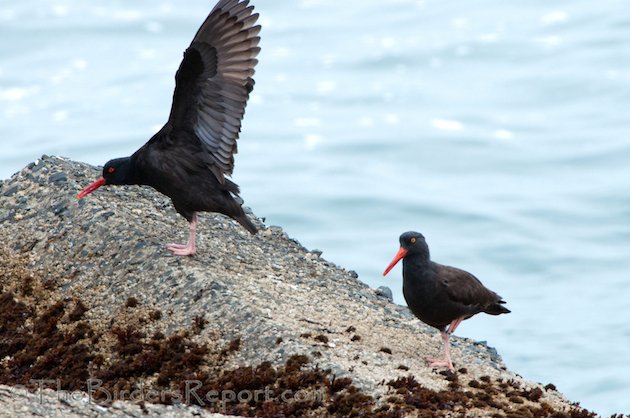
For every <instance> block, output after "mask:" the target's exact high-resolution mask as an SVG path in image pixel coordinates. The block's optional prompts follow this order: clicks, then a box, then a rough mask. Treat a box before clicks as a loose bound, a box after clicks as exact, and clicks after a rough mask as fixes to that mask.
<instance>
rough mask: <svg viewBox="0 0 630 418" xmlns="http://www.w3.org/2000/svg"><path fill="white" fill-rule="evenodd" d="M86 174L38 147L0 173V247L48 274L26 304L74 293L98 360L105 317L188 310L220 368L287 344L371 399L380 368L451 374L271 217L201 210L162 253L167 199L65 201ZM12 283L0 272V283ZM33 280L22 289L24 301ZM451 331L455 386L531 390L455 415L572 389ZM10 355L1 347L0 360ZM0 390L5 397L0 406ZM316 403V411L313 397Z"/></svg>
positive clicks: (158, 317) (109, 322)
mask: <svg viewBox="0 0 630 418" xmlns="http://www.w3.org/2000/svg"><path fill="white" fill-rule="evenodd" d="M98 175H99V171H98V169H97V168H95V167H92V166H90V165H87V164H83V163H78V162H73V161H69V160H65V159H62V158H59V157H47V156H44V157H42V158H41V159H40V160H38V161H36V162H35V163H32V164H29V165H28V166H27V167H26V168H24V169H23V170H22V171H20V172H19V173H16V174H15V175H14V176H13V177H12V178H11V179H8V180H6V181H3V182H1V183H0V242H1V243H3V244H4V246H5V249H6V251H7V252H8V253H9V254H20V257H22V255H24V256H25V257H27V258H26V260H27V263H28V267H29V269H32V270H33V271H39V272H41V277H42V280H43V283H46V280H49V281H50V283H52V284H50V285H44V286H43V287H42V289H40V291H39V292H40V293H39V294H40V296H41V295H44V296H41V298H43V299H41V298H40V299H38V302H37V303H38V304H43V303H44V302H42V300H45V299H46V298H49V299H50V301H51V303H52V301H54V300H58V299H64V298H65V299H64V300H69V299H72V300H73V301H81V304H82V305H83V306H84V309H83V310H85V312H83V310H82V311H81V312H80V313H81V315H80V317H81V319H82V321H83V322H85V323H87V324H88V325H89V327H91V328H90V329H91V331H90V332H91V334H90V333H88V334H87V335H88V337H89V335H94V334H95V333H96V335H98V336H99V337H98V338H96V337H92V338H91V340H90V339H89V338H88V337H85V336H84V340H85V346H87V347H89V350H92V351H93V352H94V353H98V355H97V356H96V357H94V358H98V363H96V360H94V358H92V357H90V358H91V361H92V362H94V364H98V365H99V366H98V367H104V366H103V364H104V365H107V364H108V362H109V361H112V360H111V359H112V358H113V357H112V356H113V355H112V354H111V353H110V352H108V351H107V350H108V348H107V347H112V346H115V345H116V344H120V341H121V338H122V337H121V336H120V333H118V334H116V335H117V338H118V343H117V342H116V337H112V336H111V335H110V334H108V332H109V330H112V329H123V328H124V327H127V329H130V327H131V326H133V327H136V328H138V329H141V330H142V333H143V335H147V336H149V335H158V334H159V335H166V336H168V335H172V334H174V333H178V332H181V330H183V329H190V328H191V326H194V324H197V328H196V332H194V333H188V334H186V335H189V336H190V339H191V341H194V343H195V344H208V345H211V346H212V347H227V346H229V344H230V342H234V341H237V342H238V344H236V346H235V347H233V349H231V350H229V351H230V355H227V356H224V357H225V358H224V359H223V360H221V367H222V369H225V370H227V369H235V368H238V367H243V366H256V365H259V364H261V363H263V362H265V361H268V362H270V363H271V365H273V366H277V367H279V366H281V365H283V364H285V363H286V362H287V360H289V359H290V358H291V356H294V355H306V356H308V357H309V358H310V359H312V362H313V363H316V364H317V368H318V370H319V369H321V370H325V369H330V373H331V375H334V376H335V377H336V378H342V377H350V378H352V382H353V384H354V385H355V386H356V388H357V389H358V390H360V391H361V392H362V393H365V394H367V395H369V396H371V397H373V398H374V399H375V403H376V404H382V403H384V402H389V401H387V398H388V397H390V396H391V395H392V393H393V392H392V388H391V387H390V386H388V385H386V384H384V382H387V381H391V380H395V379H397V378H403V377H405V376H409V375H413V376H414V377H415V380H416V381H417V382H418V383H419V384H420V385H422V386H423V387H424V388H427V389H429V390H433V391H441V390H449V387H452V385H451V386H449V384H450V383H452V380H453V379H452V378H451V379H450V380H449V379H447V378H445V376H444V374H440V373H437V372H436V371H434V370H431V369H429V368H427V367H426V365H425V363H424V361H423V358H424V356H425V355H436V354H437V353H438V352H439V350H440V347H441V343H440V339H439V337H438V335H437V334H436V333H435V332H434V331H433V330H430V329H428V328H427V327H426V326H424V325H423V324H422V323H420V321H418V320H416V319H415V318H414V317H413V316H412V315H411V314H410V313H409V311H408V310H407V308H405V307H401V306H398V305H396V304H393V303H392V302H391V301H390V299H389V297H388V295H387V294H386V292H384V291H383V290H382V289H381V290H378V291H377V290H374V289H370V288H369V287H368V286H367V285H365V284H363V283H362V282H361V281H360V280H359V279H357V278H356V273H354V272H352V271H348V270H345V269H343V268H340V267H338V266H335V265H334V264H333V263H331V262H329V261H326V260H325V259H323V258H321V257H320V254H321V252H320V251H313V252H309V251H308V250H307V249H305V248H304V247H302V246H301V245H300V244H299V243H298V242H297V241H296V240H294V239H291V238H289V237H288V236H287V235H286V234H285V233H284V232H283V231H282V229H281V228H279V227H274V226H271V227H266V226H265V225H264V224H263V223H262V222H260V221H257V225H258V227H259V228H260V232H259V233H258V234H257V235H255V236H251V235H250V234H249V233H247V232H246V231H245V230H244V229H243V228H242V227H240V226H239V225H238V224H236V223H235V222H233V221H232V220H230V219H228V218H226V217H223V216H221V215H215V214H201V216H200V227H199V232H200V235H199V238H198V254H197V255H196V256H195V257H185V258H182V257H175V256H172V255H171V254H170V253H169V252H168V251H167V250H166V249H165V248H164V245H163V244H164V243H165V242H183V241H185V239H186V237H187V228H186V222H185V221H184V219H183V218H181V217H180V216H179V215H177V213H176V212H175V210H174V209H173V208H172V206H171V204H170V202H169V201H168V199H167V198H165V197H164V196H162V195H160V194H159V193H157V192H155V191H154V190H152V189H150V188H147V187H116V188H114V187H112V188H107V187H104V188H102V189H100V190H99V191H98V192H96V193H94V194H92V195H90V196H88V197H87V198H85V199H82V200H80V201H78V200H77V199H76V194H77V192H78V191H79V190H81V189H82V188H83V187H84V186H86V185H87V184H89V183H90V182H91V181H92V180H93V179H94V178H95V177H96V176H98ZM252 216H253V215H252ZM5 256H6V255H5ZM1 280H6V281H7V283H8V279H5V278H2V279H1ZM14 282H15V280H14ZM18 285H19V284H18ZM18 285H16V284H15V283H13V285H9V284H6V285H5V286H4V287H5V288H4V291H5V292H8V291H9V290H10V289H13V288H11V286H14V287H15V286H18ZM18 287H19V286H18ZM11 291H13V290H11ZM23 293H24V292H23ZM36 293H37V292H34V291H32V290H30V291H29V292H26V293H24V295H26V296H24V298H23V299H24V301H26V302H24V303H25V306H26V305H28V301H29V300H31V299H29V298H32V297H33V296H32V295H33V294H36ZM9 302H10V301H9ZM73 303H76V304H77V306H78V302H73ZM11 306H13V305H11ZM15 306H18V305H15ZM19 306H21V305H19ZM16 309H17V308H16ZM33 309H35V308H33ZM61 323H64V324H66V323H68V322H67V321H66V322H63V321H61V322H60V324H61ZM64 326H65V327H66V328H67V327H70V326H71V324H70V325H64ZM18 328H19V327H18ZM59 328H60V329H64V328H63V326H61V325H60V326H59ZM18 331H19V329H18V330H14V332H15V333H17V332H18ZM108 335H109V337H108ZM125 338H126V337H125ZM156 338H157V337H156ZM108 339H109V340H108ZM110 340H111V341H110ZM82 341H83V340H82ZM452 341H453V343H452V345H453V351H452V353H453V359H454V361H455V363H456V367H458V366H457V363H459V365H460V366H459V367H461V365H465V370H461V371H460V372H459V373H458V382H459V383H458V384H459V386H461V387H463V388H468V389H467V390H469V391H474V390H476V389H474V390H473V389H471V388H476V386H475V384H473V383H471V382H484V381H487V380H488V379H491V380H493V381H498V382H511V383H510V384H512V383H514V382H516V383H515V384H516V385H518V386H519V387H521V388H523V389H524V390H527V391H530V392H531V391H532V390H535V391H538V392H540V394H539V395H538V396H535V397H532V398H531V399H516V400H515V399H512V400H509V399H507V398H508V397H507V395H506V400H505V402H503V403H502V404H501V403H500V404H499V406H495V407H494V408H493V407H489V406H487V405H485V406H484V404H483V403H480V404H476V405H477V406H476V407H475V408H472V407H471V405H468V406H467V407H466V410H465V411H466V414H467V415H470V416H475V415H479V416H483V415H488V414H497V415H499V416H501V415H505V414H506V413H508V412H509V410H510V408H513V409H514V411H516V410H517V409H519V408H522V407H523V405H526V406H527V405H540V403H541V402H544V403H545V405H546V408H547V409H549V408H552V409H553V410H554V411H565V412H566V411H570V410H571V408H572V405H571V403H570V402H568V401H567V400H566V399H565V398H564V397H563V396H562V395H561V394H560V393H558V392H556V391H555V390H553V389H552V388H551V389H550V387H549V386H547V387H546V388H543V387H542V386H541V385H540V384H537V383H533V382H529V381H526V380H524V379H522V378H521V377H520V376H518V375H517V374H515V373H513V372H511V371H509V370H506V368H505V366H504V364H503V363H502V361H501V358H500V357H499V355H498V354H497V353H496V351H495V350H494V349H492V348H489V347H487V346H486V345H485V344H483V343H478V342H475V341H472V340H469V339H464V338H458V337H454V338H453V340H452ZM191 344H192V343H191ZM225 352H226V351H225V350H223V351H222V353H223V354H225ZM92 354H93V353H92ZM11 361H12V359H11V358H9V359H7V358H5V359H1V358H0V364H3V365H4V366H5V367H6V366H7V364H9V363H10V362H11ZM10 391H11V389H8V388H6V387H5V388H2V389H1V390H0V409H4V408H9V409H8V410H16V409H15V408H18V406H19V404H21V403H22V404H30V403H32V400H33V399H34V398H33V396H32V395H28V394H27V393H25V392H19V396H16V397H13V396H10V395H7V393H9V392H10ZM499 392H500V391H499ZM530 392H527V393H530ZM538 392H536V393H538ZM398 393H401V392H400V391H399V392H398ZM51 396H52V395H51ZM470 396H472V395H470ZM512 401H514V402H512ZM46 402H47V403H45V405H44V406H41V405H40V406H41V408H44V407H46V408H50V410H51V411H62V410H63V411H64V412H63V415H66V416H71V415H72V414H73V413H74V414H76V415H81V414H85V415H97V414H100V413H105V411H107V413H108V414H112V415H115V416H126V415H132V416H134V415H138V416H139V415H141V414H142V413H150V414H155V415H165V414H180V413H181V414H184V413H190V414H199V411H200V410H199V409H198V408H193V407H190V408H193V409H191V411H188V412H186V411H187V410H186V407H184V406H181V405H180V406H169V407H168V408H179V409H177V411H176V412H172V411H171V412H169V411H167V410H160V409H159V408H167V407H166V406H160V405H151V406H150V409H148V410H146V408H145V410H144V411H142V410H141V409H138V408H137V407H136V406H133V403H129V404H128V405H127V404H114V406H110V407H105V406H94V405H90V404H89V403H88V404H86V403H85V402H83V403H81V402H78V403H77V402H74V403H65V404H63V405H61V404H60V403H59V402H57V401H54V400H53V399H49V400H47V401H46ZM511 402H512V403H511ZM12 403H13V404H17V405H18V406H16V405H13V406H7V405H10V404H12ZM117 405H118V406H117ZM120 405H123V406H120ZM125 405H126V406H125ZM501 405H503V406H501ZM506 405H507V406H506ZM11 408H13V409H11ZM26 408H27V409H25V410H24V411H26V412H25V413H30V414H32V415H38V414H39V415H44V414H43V413H42V410H41V408H40V407H38V408H40V409H36V408H31V409H28V407H26ZM64 408H65V409H64ZM84 408H87V409H84ZM116 408H117V409H116ZM450 408H452V410H453V411H459V412H457V413H455V412H453V413H455V414H456V415H457V414H459V413H461V412H462V409H461V408H460V409H458V408H457V407H456V406H455V407H454V406H452V405H451V406H450ZM383 410H385V409H383ZM147 411H148V412H147ZM318 411H319V412H316V413H315V414H316V415H320V413H323V412H322V411H324V412H325V411H326V410H324V409H321V408H320V409H319V410H318ZM330 411H331V410H330V409H328V412H327V413H330ZM390 412H391V411H390ZM399 412H400V411H399ZM403 412H404V411H403ZM582 412H583V413H584V412H585V411H583V410H582ZM56 413H57V412H51V415H54V414H56ZM400 413H402V412H400ZM567 413H568V412H567ZM116 414H117V415H116ZM125 414H126V415H125ZM324 415H325V414H324ZM337 415H339V413H337ZM391 416H395V415H391ZM584 416H586V415H584Z"/></svg>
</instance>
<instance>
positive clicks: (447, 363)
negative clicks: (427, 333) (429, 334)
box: [427, 331, 455, 371]
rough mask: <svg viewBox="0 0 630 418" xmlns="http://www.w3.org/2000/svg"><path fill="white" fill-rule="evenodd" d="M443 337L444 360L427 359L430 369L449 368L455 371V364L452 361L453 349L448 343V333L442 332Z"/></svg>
mask: <svg viewBox="0 0 630 418" xmlns="http://www.w3.org/2000/svg"><path fill="white" fill-rule="evenodd" d="M440 334H441V335H442V343H443V344H444V358H441V359H434V358H429V359H427V363H429V367H448V368H449V369H450V370H451V371H453V370H455V368H454V367H453V362H452V361H451V348H450V344H449V342H448V333H447V332H445V331H442V332H440Z"/></svg>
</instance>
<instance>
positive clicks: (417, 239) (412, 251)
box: [383, 231, 429, 276]
mask: <svg viewBox="0 0 630 418" xmlns="http://www.w3.org/2000/svg"><path fill="white" fill-rule="evenodd" d="M410 255H416V256H420V257H422V258H426V259H427V260H428V259H429V246H428V245H427V242H426V241H425V239H424V235H422V234H421V233H419V232H414V231H408V232H405V233H403V234H402V235H401V236H400V249H399V250H398V252H397V253H396V255H395V256H394V259H393V260H392V262H391V263H389V266H387V268H386V269H385V271H384V272H383V276H385V275H387V273H389V271H390V270H391V269H392V268H394V266H395V265H396V264H397V263H398V262H399V261H400V260H402V259H403V258H405V257H407V256H410Z"/></svg>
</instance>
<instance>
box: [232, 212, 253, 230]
mask: <svg viewBox="0 0 630 418" xmlns="http://www.w3.org/2000/svg"><path fill="white" fill-rule="evenodd" d="M234 220H235V221H236V222H238V223H239V224H241V225H242V226H243V228H245V229H247V230H248V231H249V232H250V233H251V234H252V235H253V234H255V233H256V232H258V228H256V225H254V223H253V222H252V221H250V220H249V218H248V217H247V215H245V214H243V215H240V216H236V217H235V218H234Z"/></svg>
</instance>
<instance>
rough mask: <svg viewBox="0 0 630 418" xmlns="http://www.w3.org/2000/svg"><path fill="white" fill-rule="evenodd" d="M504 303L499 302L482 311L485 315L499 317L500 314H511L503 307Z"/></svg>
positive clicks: (502, 301)
mask: <svg viewBox="0 0 630 418" xmlns="http://www.w3.org/2000/svg"><path fill="white" fill-rule="evenodd" d="M504 303H505V301H504V300H499V301H497V302H496V303H493V304H491V305H488V306H487V307H486V309H484V310H483V311H484V312H485V313H487V314H490V315H501V314H504V313H510V312H512V311H510V310H509V309H508V308H506V307H505V306H503V304H504Z"/></svg>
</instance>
